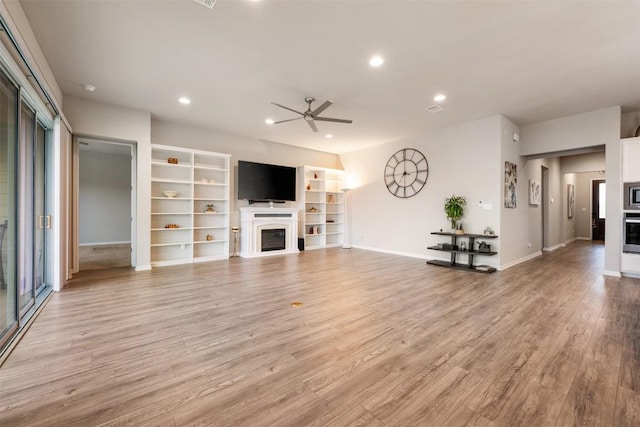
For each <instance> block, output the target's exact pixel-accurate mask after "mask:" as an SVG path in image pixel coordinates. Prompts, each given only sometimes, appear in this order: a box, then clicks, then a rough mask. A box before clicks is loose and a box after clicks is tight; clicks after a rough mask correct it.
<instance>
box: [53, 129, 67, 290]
mask: <svg viewBox="0 0 640 427" xmlns="http://www.w3.org/2000/svg"><path fill="white" fill-rule="evenodd" d="M61 128H62V126H61V123H60V117H56V119H55V122H54V124H53V129H52V132H53V135H52V141H51V143H52V144H53V147H51V148H52V150H51V154H52V156H53V174H52V175H53V182H51V186H50V187H49V188H50V191H52V193H53V194H52V200H51V203H52V205H53V206H52V207H51V208H52V209H51V210H52V213H51V215H52V216H53V230H52V233H53V235H52V237H53V244H52V245H51V246H50V248H55V249H54V250H53V254H51V260H52V264H53V265H52V266H51V287H52V288H53V290H54V291H60V290H62V287H63V286H64V282H65V281H66V280H65V279H66V274H64V273H63V271H62V254H63V253H65V252H66V245H65V244H63V242H65V239H63V236H62V233H61V231H62V226H63V223H62V221H63V219H64V218H63V215H62V211H63V209H62V194H61V191H62V175H63V172H64V171H63V170H62V138H61V136H62V129H61Z"/></svg>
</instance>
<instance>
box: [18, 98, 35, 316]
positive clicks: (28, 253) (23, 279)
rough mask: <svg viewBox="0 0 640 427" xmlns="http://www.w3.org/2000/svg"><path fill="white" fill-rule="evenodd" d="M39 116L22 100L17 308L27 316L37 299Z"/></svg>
mask: <svg viewBox="0 0 640 427" xmlns="http://www.w3.org/2000/svg"><path fill="white" fill-rule="evenodd" d="M35 124H36V116H35V114H34V112H33V111H31V109H29V107H27V105H25V103H24V102H23V103H22V104H21V106H20V147H19V150H18V166H19V169H18V179H19V187H18V189H19V194H20V197H19V198H18V199H19V203H18V242H19V244H18V309H19V312H20V316H22V315H24V314H25V313H26V312H27V310H29V309H30V308H31V307H32V306H33V305H34V304H35V302H36V294H35V286H34V259H33V252H34V245H33V243H34V235H35V231H36V227H34V223H36V221H35V218H34V201H35V197H34V181H35V180H34V151H35V150H34V143H33V142H34V134H35Z"/></svg>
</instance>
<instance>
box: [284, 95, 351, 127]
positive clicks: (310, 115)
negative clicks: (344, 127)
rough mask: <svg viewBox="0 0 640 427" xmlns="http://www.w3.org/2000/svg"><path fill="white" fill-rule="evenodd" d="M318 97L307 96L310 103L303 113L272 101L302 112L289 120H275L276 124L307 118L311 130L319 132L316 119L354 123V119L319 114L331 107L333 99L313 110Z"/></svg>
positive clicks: (287, 108) (306, 99)
mask: <svg viewBox="0 0 640 427" xmlns="http://www.w3.org/2000/svg"><path fill="white" fill-rule="evenodd" d="M315 100H316V99H315V98H313V97H310V96H308V97H306V98H305V99H304V101H305V102H306V103H307V104H308V107H307V111H305V112H304V113H301V112H300V111H296V110H294V109H292V108H289V107H285V106H284V105H280V104H276V103H275V102H272V104H273V105H276V106H278V107H280V108H284V109H285V110H289V111H292V112H294V113H296V114H300V115H301V116H302V117H296V118H295V119H288V120H280V121H279V122H273V124H274V125H277V124H278V123H284V122H292V121H294V120H300V119H305V120H306V122H307V124H308V125H309V127H310V128H311V130H313V131H314V132H318V127H317V126H316V124H315V121H316V120H317V121H320V122H335V123H353V120H345V119H332V118H330V117H319V116H318V114H320V113H322V112H323V111H324V110H326V109H327V108H329V107H330V106H331V104H333V101H331V100H330V99H328V100H326V101H324V103H323V104H322V105H321V106H319V107H318V108H316V109H315V110H313V111H312V110H311V104H312V103H313V102H314V101H315Z"/></svg>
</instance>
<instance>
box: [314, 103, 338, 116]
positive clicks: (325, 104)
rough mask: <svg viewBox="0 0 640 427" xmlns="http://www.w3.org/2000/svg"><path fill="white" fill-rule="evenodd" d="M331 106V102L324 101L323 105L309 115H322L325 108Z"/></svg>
mask: <svg viewBox="0 0 640 427" xmlns="http://www.w3.org/2000/svg"><path fill="white" fill-rule="evenodd" d="M331 104H333V101H332V100H330V99H327V100H326V101H324V104H322V105H321V106H319V107H318V108H316V109H315V110H313V112H312V113H311V114H312V115H313V116H314V117H315V116H317V115H318V114H320V113H322V112H323V111H324V110H326V109H327V108H329V107H330V106H331Z"/></svg>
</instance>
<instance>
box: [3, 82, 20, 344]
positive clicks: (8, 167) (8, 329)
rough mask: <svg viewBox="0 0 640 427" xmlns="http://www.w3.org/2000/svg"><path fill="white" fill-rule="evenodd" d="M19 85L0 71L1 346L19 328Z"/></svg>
mask: <svg viewBox="0 0 640 427" xmlns="http://www.w3.org/2000/svg"><path fill="white" fill-rule="evenodd" d="M17 112H18V88H17V87H16V86H15V85H13V84H12V83H11V82H10V81H9V80H8V79H6V78H5V76H4V75H3V74H2V73H0V124H1V126H0V347H1V346H2V344H3V343H4V342H6V341H7V339H9V337H10V336H11V333H12V332H13V331H14V330H15V329H17V327H18V314H17V312H16V298H17V297H16V230H17V223H16V148H17V143H16V133H17V124H18V114H17Z"/></svg>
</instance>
